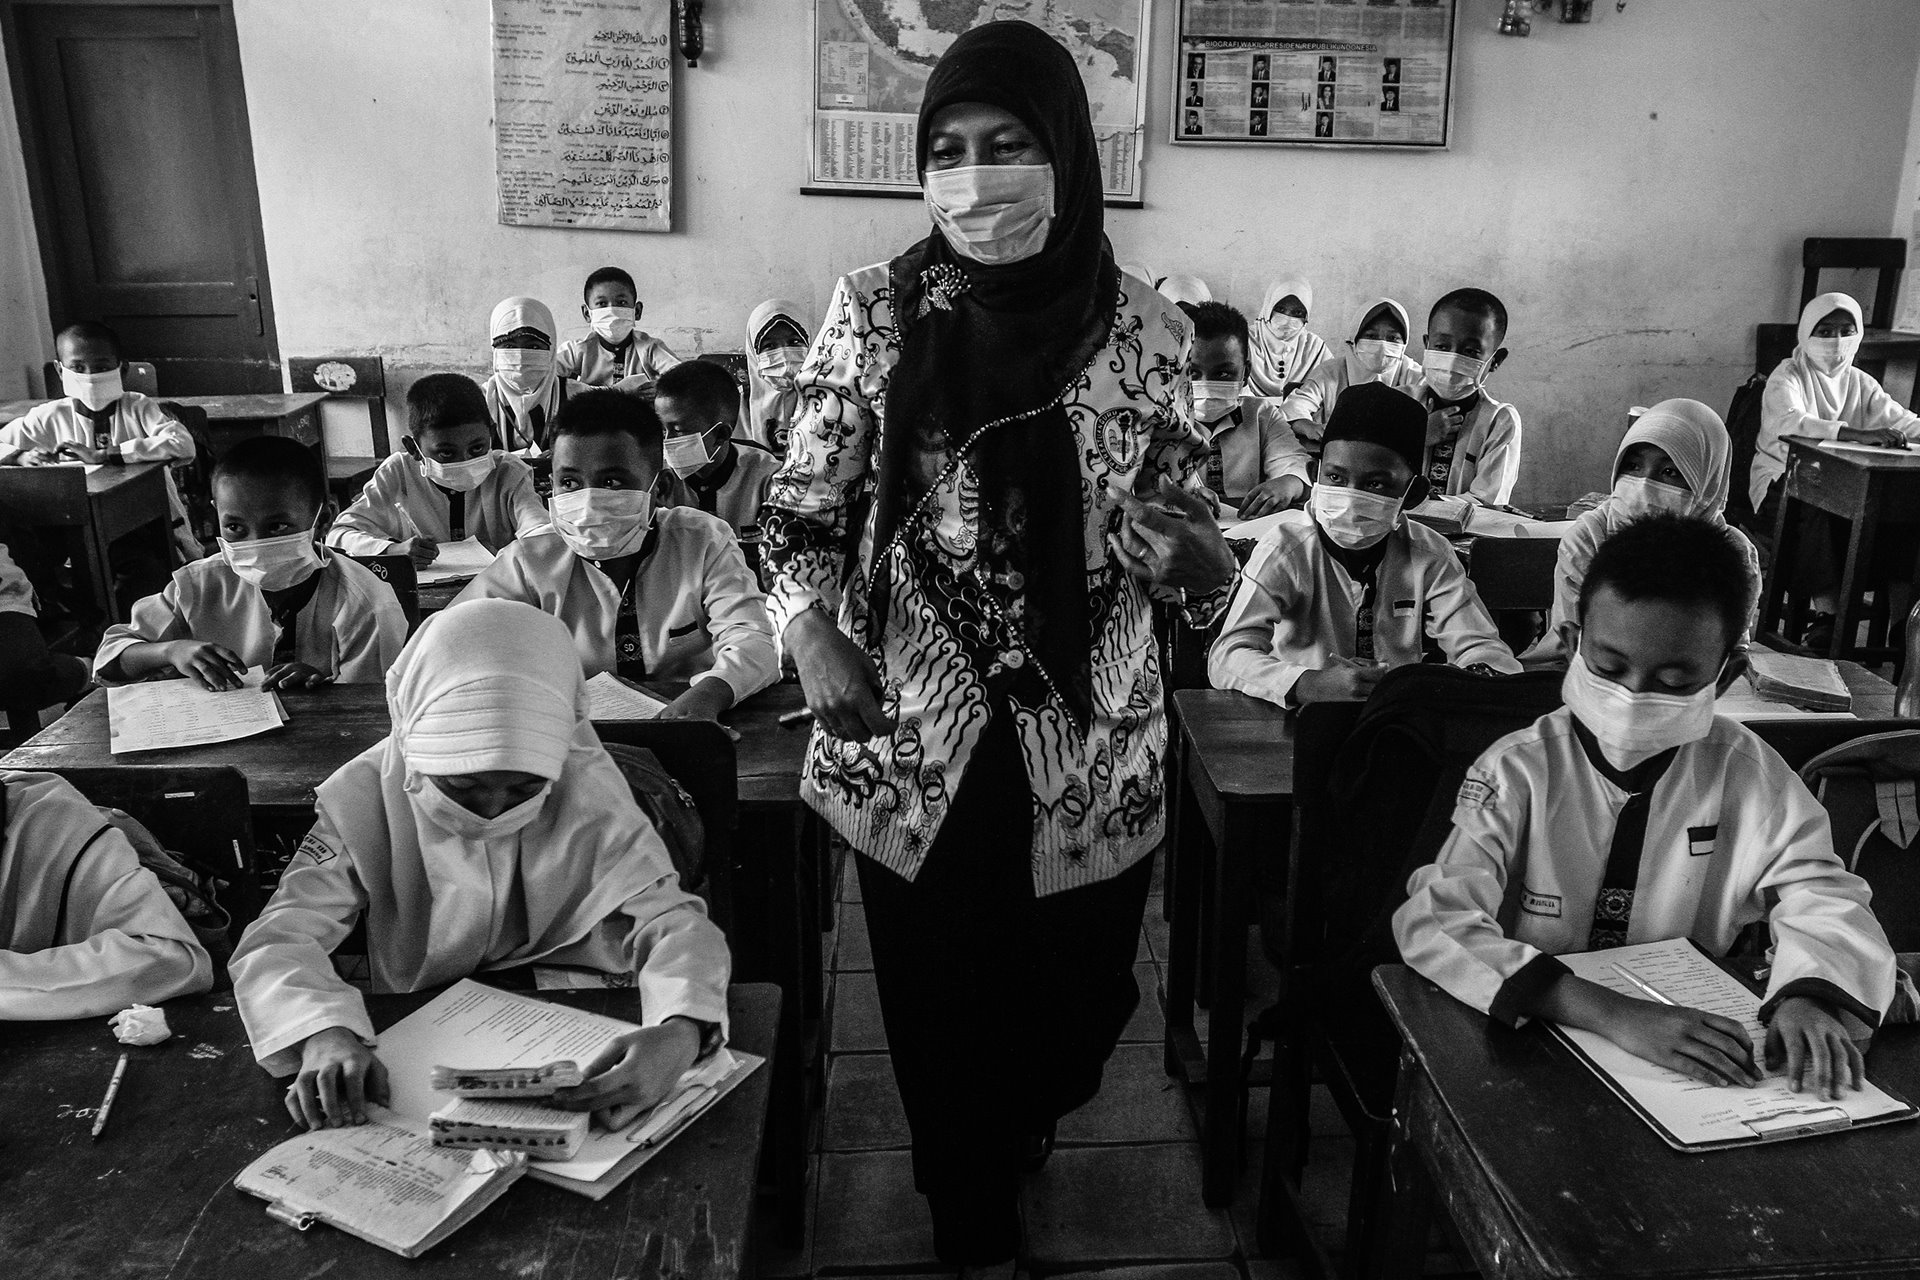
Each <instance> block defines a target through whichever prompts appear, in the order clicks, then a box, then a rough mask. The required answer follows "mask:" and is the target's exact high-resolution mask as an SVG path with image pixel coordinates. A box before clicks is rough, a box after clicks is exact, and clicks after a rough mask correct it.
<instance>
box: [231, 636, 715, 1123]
mask: <svg viewBox="0 0 1920 1280" xmlns="http://www.w3.org/2000/svg"><path fill="white" fill-rule="evenodd" d="M387 706H388V710H389V712H390V713H391V715H392V719H393V732H392V733H391V735H390V736H388V737H387V738H386V739H385V740H384V741H382V742H380V743H379V744H377V745H375V746H373V747H371V748H369V749H368V750H367V751H365V752H363V753H362V754H361V755H360V756H359V757H357V758H356V759H354V760H352V761H350V762H349V763H347V764H346V765H345V766H343V767H342V768H341V769H340V770H339V771H338V772H336V773H335V774H334V775H333V776H332V777H331V778H329V779H327V780H326V782H324V783H322V784H321V785H320V788H319V791H318V801H317V804H316V805H315V809H316V812H317V821H316V822H315V823H314V826H313V830H312V832H311V833H310V834H308V836H307V837H306V839H304V840H303V841H301V844H300V848H299V851H298V852H297V853H296V854H295V855H294V858H293V861H292V863H291V865H290V866H289V867H288V869H287V872H286V874H285V875H284V876H283V877H282V878H281V881H280V887H279V889H278V890H277V891H276V892H275V893H274V895H273V899H272V901H271V902H269V903H268V904H267V909H266V910H265V911H264V912H263V913H261V916H260V918H259V919H258V920H256V921H255V922H254V923H253V924H252V926H251V927H249V928H248V929H247V931H246V934H245V935H244V936H243V937H242V938H241V939H240V945H239V947H238V948H237V949H236V950H235V952H234V956H233V961H232V964H231V966H230V968H231V971H232V974H233V984H234V995H235V997H236V1002H237V1003H238V1004H239V1006H240V1016H241V1017H242V1019H243V1020H244V1021H245V1023H246V1027H247V1036H248V1038H249V1039H250V1040H251V1041H252V1043H253V1051H254V1056H255V1057H256V1058H257V1059H258V1060H259V1062H260V1064H261V1065H262V1066H263V1067H265V1068H266V1069H267V1070H268V1071H270V1072H272V1073H273V1074H275V1075H286V1074H289V1073H291V1072H294V1071H296V1070H297V1071H298V1072H299V1075H298V1078H297V1079H296V1080H295V1082H294V1083H293V1085H291V1086H290V1087H289V1088H288V1091H287V1108H288V1110H289V1111H290V1112H292V1113H293V1115H294V1118H295V1119H296V1120H304V1121H305V1122H306V1123H307V1124H308V1125H309V1126H311V1127H318V1126H320V1125H321V1124H323V1123H324V1124H332V1125H336V1126H337V1125H341V1124H346V1123H358V1122H360V1121H361V1120H362V1119H364V1116H365V1111H364V1103H365V1100H366V1099H368V1098H372V1099H373V1100H375V1101H378V1100H379V1098H380V1097H381V1096H382V1095H383V1094H384V1091H385V1073H384V1070H383V1069H382V1068H381V1067H380V1065H379V1061H378V1059H377V1058H375V1056H374V1054H373V1048H374V1044H375V1040H374V1030H373V1024H372V1023H371V1022H370V1021H369V1020H368V1018H367V1012H366V1006H365V1003H364V1001H363V1000H362V999H361V996H360V993H359V992H358V991H356V990H355V989H354V988H353V987H351V986H348V985H347V983H346V982H344V981H342V980H341V978H340V977H339V976H338V975H337V974H336V973H335V972H334V967H333V963H332V960H331V956H332V953H333V950H334V948H335V947H337V946H338V945H339V944H340V942H341V941H342V940H343V939H345V938H346V936H347V935H348V933H350V932H351V931H352V929H353V926H354V924H355V923H356V922H358V921H361V920H364V921H365V922H366V937H367V960H368V967H369V970H370V973H371V978H372V987H371V989H372V990H373V991H374V992H376V993H383V992H397V991H420V990H424V989H426V988H429V987H436V986H441V985H443V984H446V983H449V982H453V981H456V980H457V979H460V978H464V977H467V976H468V975H470V974H474V973H483V972H486V971H488V970H493V969H504V968H509V967H514V966H520V965H525V964H528V963H530V962H532V961H536V960H539V961H545V962H547V963H550V964H563V965H572V966H576V967H581V968H588V969H595V970H598V971H600V972H603V973H608V974H617V975H627V974H631V975H633V976H634V979H635V985H636V987H637V988H638V992H639V996H640V1008H639V1012H640V1014H641V1022H642V1027H641V1029H640V1030H638V1031H634V1032H630V1033H628V1034H627V1035H625V1036H622V1037H621V1038H620V1039H619V1040H616V1041H615V1042H614V1043H613V1044H612V1045H610V1046H609V1047H608V1049H607V1050H606V1051H604V1052H603V1053H601V1054H599V1055H597V1056H596V1057H595V1058H593V1059H592V1060H591V1061H589V1062H586V1063H583V1064H582V1070H583V1071H584V1072H585V1073H586V1075H587V1077H588V1078H587V1080H586V1082H585V1083H584V1084H582V1085H580V1086H578V1088H577V1089H573V1090H568V1091H564V1093H563V1094H562V1095H556V1097H557V1101H558V1103H559V1105H562V1106H567V1107H571V1108H575V1109H581V1110H584V1109H589V1108H591V1109H595V1110H598V1109H601V1108H605V1107H610V1106H615V1105H622V1104H638V1105H651V1103H652V1102H655V1101H657V1100H658V1099H659V1098H660V1097H661V1096H664V1094H665V1092H666V1090H667V1088H668V1087H669V1086H670V1085H671V1084H672V1083H673V1082H674V1081H675V1080H677V1079H678V1078H679V1076H680V1074H681V1073H682V1072H684V1071H685V1070H686V1069H687V1067H688V1066H690V1065H691V1064H692V1063H693V1062H694V1061H695V1060H696V1058H697V1057H698V1056H699V1055H701V1054H704V1053H708V1052H711V1051H712V1050H713V1049H714V1048H715V1047H716V1046H717V1045H718V1044H719V1043H721V1041H722V1039H723V1038H724V1036H725V1026H726V993H727V975H728V969H729V963H730V962H729V957H728V953H727V944H726V940H725V939H724V938H723V937H722V936H721V934H720V931H719V930H718V929H717V928H716V927H715V926H714V925H713V924H712V923H711V922H710V921H709V920H708V919H707V917H706V911H705V909H704V907H703V906H702V904H701V902H700V900H699V899H698V898H696V897H694V896H693V895H691V894H689V893H687V892H686V891H685V890H683V889H681V888H680V885H679V880H678V877H677V875H676V874H675V872H674V870H673V865H672V863H671V862H670V861H669V859H668V855H667V850H666V846H665V845H664V844H662V843H661V840H660V837H659V835H658V834H657V833H656V832H655V831H654V829H653V827H652V825H651V824H650V823H649V822H648V821H647V819H646V816H645V815H644V814H643V813H642V812H641V811H640V808H639V806H638V805H637V804H635V802H634V800H633V796H632V793H631V792H630V791H629V790H628V788H627V784H626V782H625V780H624V779H623V778H622V777H621V775H620V771H619V769H618V768H617V767H616V766H615V765H614V762H613V760H612V758H611V757H610V756H608V755H607V752H606V749H605V748H604V747H602V746H601V745H600V740H599V738H598V737H597V736H596V735H595V734H594V731H593V727H592V725H590V724H589V723H588V721H587V695H586V690H585V685H584V683H583V681H582V678H581V674H580V662H579V659H578V658H577V657H576V656H575V655H574V650H573V638H572V636H571V635H570V634H569V633H568V631H567V628H566V626H565V625H564V624H562V623H561V622H560V621H559V620H558V619H556V618H554V617H552V616H550V615H548V614H545V613H542V612H541V611H540V610H538V609H535V608H533V607H532V606H531V605H525V604H520V603H518V602H514V601H508V600H480V601H474V602H472V603H469V604H461V605H456V606H454V607H453V608H450V609H448V610H446V611H445V612H443V613H440V614H437V615H435V616H434V617H432V618H429V619H428V620H427V622H426V624H425V625H423V626H422V627H421V628H420V630H419V632H418V633H417V634H416V635H415V636H414V637H413V639H412V641H410V642H409V643H408V645H407V647H406V649H405V650H404V651H403V652H402V653H401V655H400V658H399V661H397V662H396V663H395V664H394V666H393V669H392V670H391V671H390V672H388V674H387Z"/></svg>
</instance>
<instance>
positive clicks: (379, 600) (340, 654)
mask: <svg viewBox="0 0 1920 1280" xmlns="http://www.w3.org/2000/svg"><path fill="white" fill-rule="evenodd" d="M341 603H342V608H341V610H340V612H339V614H338V615H336V616H335V618H334V620H333V639H334V654H335V659H336V661H337V662H338V663H339V666H338V669H337V670H335V671H333V672H332V673H331V674H332V675H333V678H334V679H335V680H337V681H339V682H340V683H341V684H379V683H380V682H382V681H383V680H385V679H386V678H387V669H388V668H389V667H391V666H392V665H393V664H394V662H395V661H397V660H398V659H399V657H400V650H402V649H404V648H405V647H406V644H407V615H406V614H405V613H404V612H403V611H402V610H401V608H400V601H399V600H398V599H397V598H396V597H395V596H394V594H393V592H391V591H388V590H386V589H385V588H384V587H382V588H380V589H378V590H377V591H368V592H366V593H364V594H363V593H361V592H358V591H355V592H353V593H351V594H349V593H347V592H345V591H343V592H342V600H341Z"/></svg>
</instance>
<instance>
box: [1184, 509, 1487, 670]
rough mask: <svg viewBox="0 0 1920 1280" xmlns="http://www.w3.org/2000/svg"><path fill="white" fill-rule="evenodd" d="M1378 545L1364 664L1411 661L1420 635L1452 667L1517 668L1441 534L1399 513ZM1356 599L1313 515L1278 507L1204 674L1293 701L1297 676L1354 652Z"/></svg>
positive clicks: (1358, 589) (1356, 589)
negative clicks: (1370, 651)
mask: <svg viewBox="0 0 1920 1280" xmlns="http://www.w3.org/2000/svg"><path fill="white" fill-rule="evenodd" d="M1386 542H1387V549H1386V554H1385V556H1384V557H1383V558H1382V560H1381V561H1380V565H1379V568H1378V569H1376V570H1375V582H1376V583H1377V586H1376V589H1375V593H1374V600H1375V604H1374V622H1373V628H1374V631H1373V644H1374V657H1373V661H1375V662H1377V663H1381V664H1384V665H1386V666H1390V667H1399V666H1405V665H1407V664H1408V663H1413V662H1419V661H1420V660H1421V652H1422V640H1423V638H1431V639H1432V640H1433V641H1434V643H1435V644H1437V645H1439V646H1440V649H1441V650H1442V651H1443V652H1444V653H1445V654H1446V655H1447V661H1449V662H1451V663H1453V664H1454V665H1455V666H1459V667H1470V666H1474V665H1475V664H1479V663H1484V664H1486V665H1487V666H1489V667H1491V668H1493V669H1494V670H1495V671H1499V672H1509V673H1510V672H1516V671H1518V670H1520V664H1519V663H1518V662H1516V661H1515V660H1514V657H1513V653H1512V651H1511V650H1509V649H1508V648H1507V646H1506V645H1505V644H1503V643H1502V642H1501V640H1500V633H1499V631H1498V630H1497V629H1496V628H1495V627H1494V625H1493V619H1492V618H1491V617H1489V616H1488V614H1487V611H1486V609H1485V607H1484V606H1482V605H1481V603H1480V597H1479V596H1478V595H1476V594H1475V593H1474V590H1473V584H1472V583H1471V582H1469V581H1467V574H1466V570H1465V569H1463V568H1461V566H1460V558H1459V557H1458V556H1456V555H1455V554H1454V552H1453V547H1452V546H1451V545H1449V544H1448V542H1447V540H1446V539H1445V538H1443V537H1441V536H1440V535H1439V534H1437V533H1435V532H1434V531H1433V530H1431V529H1429V528H1427V527H1426V526H1425V525H1422V524H1419V523H1417V522H1415V521H1411V520H1405V519H1403V520H1402V521H1401V524H1400V527H1399V528H1397V529H1395V530H1394V531H1393V532H1392V533H1390V534H1388V535H1387V538H1386ZM1364 598H1365V589H1364V588H1363V587H1362V585H1361V584H1360V583H1358V582H1356V581H1354V579H1353V578H1352V577H1350V576H1349V575H1348V573H1347V571H1346V569H1345V568H1343V567H1342V566H1341V565H1340V563H1339V562H1338V561H1336V560H1335V559H1334V558H1333V556H1332V555H1330V554H1329V553H1328V551H1327V549H1326V547H1325V545H1323V543H1322V542H1321V539H1320V529H1319V526H1318V525H1317V524H1316V523H1315V522H1314V519H1313V516H1312V515H1310V514H1309V513H1308V512H1306V511H1284V512H1282V513H1281V514H1280V516H1279V522H1278V523H1277V524H1276V525H1275V526H1274V527H1273V528H1272V529H1271V530H1269V531H1268V533H1267V535H1266V536H1265V537H1264V538H1262V539H1260V541H1259V543H1258V544H1257V545H1256V546H1255V547H1254V549H1253V555H1252V556H1251V557H1249V558H1248V560H1247V567H1246V568H1245V569H1244V570H1242V571H1241V574H1240V585H1239V586H1238V587H1237V588H1236V589H1235V591H1234V595H1233V604H1232V606H1231V607H1230V608H1229V609H1228V610H1227V620H1226V623H1225V624H1224V625H1223V626H1222V628H1221V631H1220V638H1219V639H1217V640H1215V641H1214V642H1213V648H1212V649H1210V650H1209V651H1208V653H1207V678H1208V680H1209V681H1211V682H1212V684H1213V687H1214V688H1216V689H1237V690H1239V691H1240V692H1241V693H1247V694H1251V695H1253V696H1254V697H1256V698H1265V699H1266V700H1267V701H1269V702H1274V703H1278V704H1279V705H1281V706H1283V707H1285V706H1292V705H1294V704H1293V702H1292V695H1293V687H1294V685H1295V684H1297V683H1299V680H1300V677H1301V676H1303V675H1305V674H1306V673H1307V672H1309V671H1317V670H1320V669H1322V668H1326V667H1330V666H1333V665H1334V662H1335V660H1336V659H1340V658H1353V657H1355V656H1356V652H1357V647H1356V633H1357V620H1358V613H1359V610H1360V608H1361V605H1362V602H1363V600H1364Z"/></svg>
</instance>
